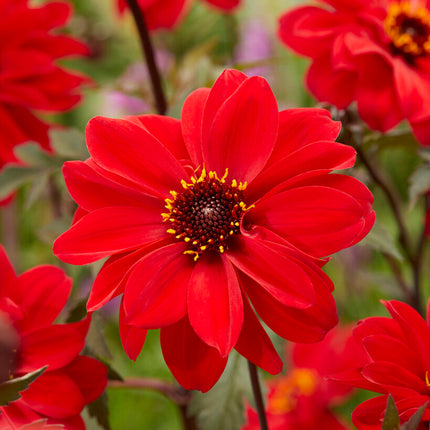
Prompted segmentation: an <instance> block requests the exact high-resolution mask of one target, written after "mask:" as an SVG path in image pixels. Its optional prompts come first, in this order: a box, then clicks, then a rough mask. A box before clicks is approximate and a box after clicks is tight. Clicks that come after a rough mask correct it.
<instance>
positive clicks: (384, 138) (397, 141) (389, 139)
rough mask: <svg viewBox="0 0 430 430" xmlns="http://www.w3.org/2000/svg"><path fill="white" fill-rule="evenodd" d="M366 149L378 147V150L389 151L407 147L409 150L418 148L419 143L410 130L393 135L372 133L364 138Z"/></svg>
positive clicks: (399, 131)
mask: <svg viewBox="0 0 430 430" xmlns="http://www.w3.org/2000/svg"><path fill="white" fill-rule="evenodd" d="M363 143H364V146H365V147H370V146H372V147H377V148H378V149H387V148H394V147H405V148H408V149H411V148H418V146H419V145H418V142H417V140H416V139H415V136H414V135H413V134H412V133H411V132H410V130H408V129H403V130H395V131H392V132H391V133H386V134H382V133H371V134H368V135H367V136H365V137H364V141H363Z"/></svg>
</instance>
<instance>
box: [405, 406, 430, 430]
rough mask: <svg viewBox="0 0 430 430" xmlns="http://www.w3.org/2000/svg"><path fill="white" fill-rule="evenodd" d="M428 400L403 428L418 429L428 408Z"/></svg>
mask: <svg viewBox="0 0 430 430" xmlns="http://www.w3.org/2000/svg"><path fill="white" fill-rule="evenodd" d="M427 405H428V402H427V403H425V404H424V405H422V406H421V407H420V408H419V409H418V410H417V411H416V412H415V413H414V414H413V415H412V416H411V418H410V420H409V421H408V422H407V423H405V424H403V425H402V427H401V430H418V427H419V425H420V423H421V418H422V417H423V415H424V412H425V410H426V408H427Z"/></svg>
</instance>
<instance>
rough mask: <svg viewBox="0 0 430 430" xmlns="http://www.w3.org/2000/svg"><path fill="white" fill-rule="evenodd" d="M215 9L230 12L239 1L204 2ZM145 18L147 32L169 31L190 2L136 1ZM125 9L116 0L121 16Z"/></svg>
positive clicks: (124, 0)
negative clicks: (161, 29) (162, 29)
mask: <svg viewBox="0 0 430 430" xmlns="http://www.w3.org/2000/svg"><path fill="white" fill-rule="evenodd" d="M204 1H205V2H206V3H209V4H210V5H212V6H215V7H216V8H217V9H221V10H222V11H224V12H230V11H232V10H233V9H235V8H236V7H237V6H238V5H239V3H240V0H204ZM137 2H138V4H139V6H140V8H141V9H142V12H143V14H144V16H145V22H146V25H147V26H148V29H149V30H157V29H160V28H164V29H171V28H173V27H175V25H176V24H178V23H179V22H180V21H181V19H182V18H183V17H185V15H186V13H187V12H188V9H189V8H190V7H191V0H137ZM126 7H127V1H126V0H118V10H119V12H120V13H121V14H122V13H123V12H124V11H125V9H126Z"/></svg>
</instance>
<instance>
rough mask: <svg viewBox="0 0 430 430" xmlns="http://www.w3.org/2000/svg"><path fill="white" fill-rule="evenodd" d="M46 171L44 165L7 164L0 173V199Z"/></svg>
mask: <svg viewBox="0 0 430 430" xmlns="http://www.w3.org/2000/svg"><path fill="white" fill-rule="evenodd" d="M46 173H47V169H46V167H23V166H16V165H14V166H7V167H5V168H4V169H3V171H2V172H1V173H0V200H2V199H4V198H6V197H7V196H8V195H9V194H11V193H13V192H14V191H16V190H17V189H18V188H19V187H20V186H21V185H24V184H27V183H29V182H31V181H33V180H35V179H38V178H40V177H41V176H42V175H45V174H46Z"/></svg>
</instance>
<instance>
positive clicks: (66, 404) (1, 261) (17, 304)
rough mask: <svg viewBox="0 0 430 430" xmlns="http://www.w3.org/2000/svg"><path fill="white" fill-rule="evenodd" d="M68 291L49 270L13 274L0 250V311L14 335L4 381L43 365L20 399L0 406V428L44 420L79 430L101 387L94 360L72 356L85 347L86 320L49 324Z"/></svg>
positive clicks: (100, 368)
mask: <svg viewBox="0 0 430 430" xmlns="http://www.w3.org/2000/svg"><path fill="white" fill-rule="evenodd" d="M70 288H71V280H70V279H69V278H67V277H66V276H65V274H64V272H63V271H62V270H60V269H59V268H57V267H54V266H38V267H35V268H33V269H31V270H28V271H27V272H25V273H23V274H22V275H20V276H16V275H15V272H14V270H13V268H12V266H11V265H10V263H9V261H8V258H7V255H6V253H5V251H4V250H3V248H2V247H0V311H1V312H2V315H5V316H7V317H8V319H9V321H10V323H11V325H12V326H13V327H14V329H15V330H16V332H17V334H18V337H19V346H18V348H17V352H16V354H15V357H14V358H15V360H14V364H13V366H12V367H11V368H10V370H9V377H19V376H23V375H25V374H26V373H28V372H32V371H35V370H37V369H40V368H42V367H44V366H48V368H47V370H46V371H45V372H44V373H43V374H42V375H41V376H39V377H38V378H37V379H36V380H35V381H34V382H33V383H32V384H31V385H30V386H29V388H28V389H27V390H25V391H23V392H22V393H21V396H22V397H21V399H19V400H17V401H15V402H12V403H10V404H9V405H8V406H6V407H0V412H1V414H0V428H9V427H8V425H9V424H10V422H12V423H13V424H14V425H16V426H17V427H18V428H20V427H19V426H22V425H24V424H28V423H32V422H33V421H38V420H40V419H41V418H47V419H48V421H47V423H48V424H63V425H64V426H65V428H66V429H70V430H82V429H85V425H84V422H83V421H82V419H81V417H80V415H79V414H80V413H81V411H82V409H83V407H84V406H85V405H86V404H88V403H90V402H92V401H93V400H95V399H96V398H97V397H99V396H100V394H101V393H102V392H103V390H104V389H105V386H106V383H107V379H106V372H107V370H106V368H105V366H104V365H103V364H102V363H100V362H99V361H97V360H95V359H93V358H90V357H86V356H81V355H78V354H79V353H80V351H81V350H82V348H83V347H84V344H85V336H86V334H87V331H88V327H89V323H90V318H89V317H87V318H86V319H85V320H83V321H80V322H77V323H73V324H53V322H54V320H55V319H56V317H57V316H58V314H59V313H60V311H61V310H62V308H63V307H64V305H65V303H66V300H67V297H68V296H69V293H70ZM30 428H32V427H30ZM48 428H49V427H48ZM54 428H55V427H54Z"/></svg>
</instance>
